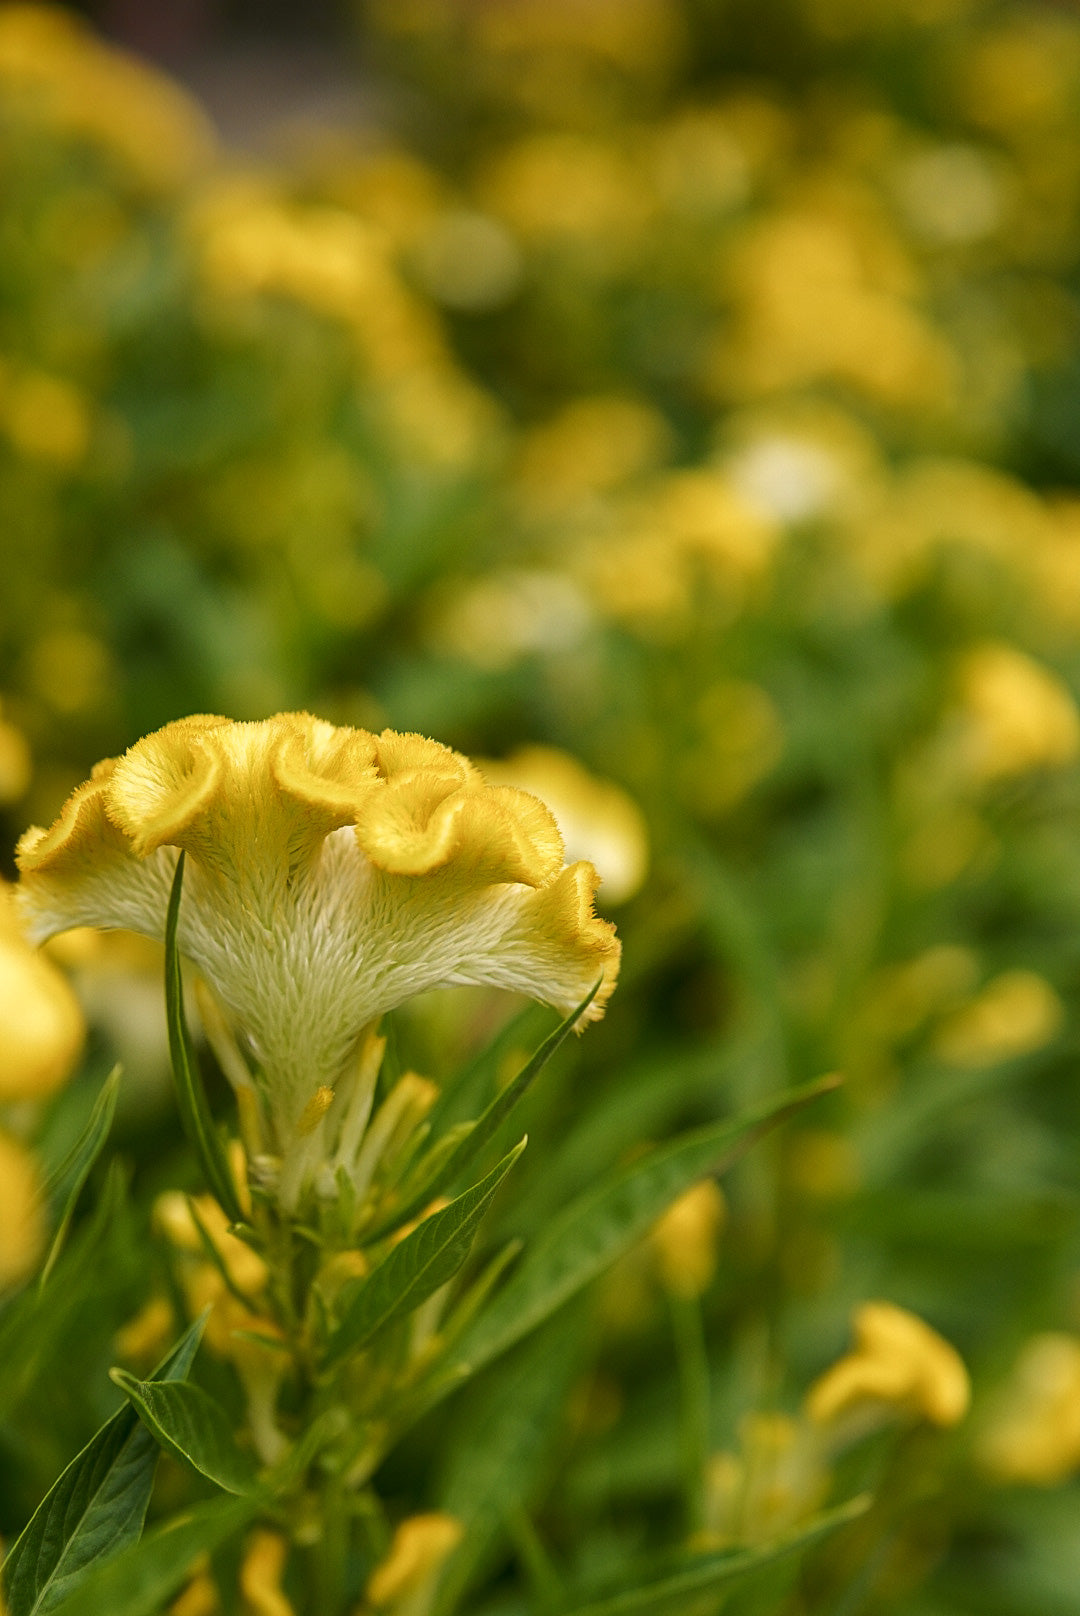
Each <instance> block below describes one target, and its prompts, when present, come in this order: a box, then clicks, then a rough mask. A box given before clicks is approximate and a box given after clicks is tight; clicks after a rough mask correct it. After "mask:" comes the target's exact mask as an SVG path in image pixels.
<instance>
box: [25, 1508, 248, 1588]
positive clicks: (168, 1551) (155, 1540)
mask: <svg viewBox="0 0 1080 1616" xmlns="http://www.w3.org/2000/svg"><path fill="white" fill-rule="evenodd" d="M259 1508H260V1505H259V1502H258V1500H257V1499H253V1498H220V1497H219V1498H211V1499H208V1500H207V1501H206V1502H205V1503H202V1504H196V1505H195V1507H194V1509H189V1510H185V1512H184V1513H183V1514H182V1515H177V1516H174V1517H173V1519H172V1520H170V1521H165V1522H163V1523H162V1525H161V1526H157V1527H155V1528H154V1529H153V1531H150V1532H147V1534H146V1536H145V1537H144V1538H143V1539H142V1541H141V1542H139V1543H132V1544H129V1545H128V1546H127V1547H126V1548H125V1549H124V1551H123V1553H121V1554H117V1555H113V1556H111V1557H110V1558H109V1559H108V1560H106V1561H104V1562H100V1561H99V1563H98V1564H97V1565H96V1566H94V1568H93V1569H92V1570H91V1571H90V1573H89V1575H88V1576H87V1577H86V1579H85V1581H84V1582H83V1583H82V1584H81V1586H80V1587H79V1588H78V1589H77V1590H76V1591H74V1592H73V1593H72V1594H71V1596H70V1597H69V1598H67V1599H65V1600H64V1603H63V1605H61V1606H60V1607H59V1608H58V1610H57V1616H158V1612H159V1611H160V1610H161V1608H162V1606H163V1605H164V1603H165V1601H166V1600H168V1599H170V1598H171V1597H172V1595H173V1594H174V1593H176V1592H177V1590H178V1589H179V1588H180V1587H181V1586H182V1585H183V1583H184V1581H185V1579H186V1578H187V1576H188V1575H189V1573H190V1571H191V1568H192V1565H193V1564H194V1562H195V1560H196V1559H197V1558H198V1557H199V1555H200V1554H209V1553H212V1552H213V1550H214V1549H216V1548H218V1547H219V1545H220V1544H222V1543H224V1542H226V1540H227V1539H228V1538H230V1537H233V1536H235V1535H236V1534H237V1533H238V1532H242V1531H243V1529H244V1527H245V1526H246V1525H247V1524H248V1522H249V1521H250V1520H252V1519H253V1518H254V1516H255V1515H256V1514H257V1513H258V1511H259Z"/></svg>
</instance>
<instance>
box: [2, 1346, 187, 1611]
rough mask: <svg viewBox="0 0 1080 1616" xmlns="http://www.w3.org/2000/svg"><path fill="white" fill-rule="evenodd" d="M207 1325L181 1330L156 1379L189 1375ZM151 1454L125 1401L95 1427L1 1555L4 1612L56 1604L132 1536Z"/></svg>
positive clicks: (148, 1482)
mask: <svg viewBox="0 0 1080 1616" xmlns="http://www.w3.org/2000/svg"><path fill="white" fill-rule="evenodd" d="M205 1324H206V1319H205V1317H203V1318H200V1319H198V1320H196V1322H195V1323H194V1324H193V1325H192V1326H191V1327H190V1329H188V1330H187V1331H185V1333H184V1335H183V1336H181V1338H180V1340H179V1341H178V1342H177V1344H176V1346H175V1347H174V1348H173V1350H172V1351H171V1352H170V1353H169V1355H168V1357H167V1358H165V1360H164V1361H163V1362H162V1363H161V1364H160V1365H159V1367H158V1368H157V1370H156V1371H155V1373H154V1375H153V1377H152V1378H153V1379H154V1380H155V1381H170V1380H183V1379H184V1378H185V1377H186V1376H187V1373H188V1370H189V1369H190V1368H191V1364H192V1361H193V1359H194V1357H195V1353H196V1352H197V1350H198V1346H199V1342H200V1340H201V1339H202V1333H203V1328H204V1326H205ZM157 1459H158V1446H157V1443H156V1442H155V1441H154V1438H153V1437H152V1436H151V1435H150V1432H149V1431H147V1430H146V1429H145V1428H144V1427H143V1426H142V1425H140V1423H139V1420H138V1418H137V1416H136V1414H135V1411H134V1409H133V1408H131V1407H130V1406H126V1407H124V1408H122V1409H120V1411H119V1413H117V1414H114V1415H113V1417H112V1419H111V1420H108V1421H107V1422H106V1423H105V1424H104V1425H103V1426H102V1427H101V1430H100V1431H98V1433H97V1435H96V1436H94V1437H92V1438H91V1440H90V1441H89V1442H88V1443H87V1445H86V1447H85V1448H84V1449H83V1450H82V1452H81V1453H80V1454H77V1455H76V1457H75V1458H74V1459H73V1460H72V1461H71V1463H70V1464H69V1465H68V1467H67V1469H66V1470H65V1471H64V1472H63V1473H62V1474H61V1475H60V1477H59V1478H58V1479H57V1481H56V1482H55V1483H54V1484H53V1486H52V1488H51V1490H50V1491H49V1493H48V1494H47V1495H46V1497H45V1498H44V1500H43V1501H42V1502H41V1503H40V1504H39V1505H38V1508H37V1509H36V1511H35V1512H34V1514H33V1516H32V1517H31V1519H30V1521H29V1523H28V1525H27V1526H26V1528H25V1530H24V1531H23V1533H22V1535H21V1536H20V1537H19V1538H18V1539H17V1540H16V1542H15V1543H14V1544H13V1545H12V1548H11V1552H10V1553H9V1554H8V1556H7V1558H6V1559H5V1561H4V1570H3V1583H4V1591H5V1593H6V1595H7V1603H8V1613H9V1616H46V1613H47V1612H50V1611H55V1610H57V1609H58V1608H59V1606H60V1604H61V1602H62V1601H64V1600H65V1599H66V1598H67V1596H68V1594H70V1593H72V1592H73V1591H74V1590H75V1588H76V1587H78V1586H79V1585H80V1584H81V1583H82V1580H83V1578H84V1577H85V1576H86V1574H87V1572H88V1570H89V1568H90V1567H91V1566H92V1565H95V1564H96V1563H99V1562H101V1561H102V1560H104V1559H106V1558H108V1557H111V1556H112V1555H113V1554H115V1553H117V1552H118V1551H119V1550H120V1549H122V1548H124V1547H125V1545H127V1544H128V1543H131V1542H133V1541H134V1540H136V1539H137V1538H138V1536H139V1534H140V1532H141V1531H142V1526H143V1521H144V1520H145V1518H146V1509H147V1505H148V1504H149V1502H150V1493H151V1489H152V1488H153V1485H154V1472H155V1470H156V1468H157ZM107 1608H108V1607H106V1606H103V1607H102V1609H107Z"/></svg>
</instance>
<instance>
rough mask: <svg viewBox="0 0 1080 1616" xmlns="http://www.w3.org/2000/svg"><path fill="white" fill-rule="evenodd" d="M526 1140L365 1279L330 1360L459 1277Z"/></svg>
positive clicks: (337, 1334) (337, 1333)
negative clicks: (497, 1192)
mask: <svg viewBox="0 0 1080 1616" xmlns="http://www.w3.org/2000/svg"><path fill="white" fill-rule="evenodd" d="M525 1143H526V1142H525V1140H524V1139H523V1140H522V1141H521V1143H520V1144H518V1145H515V1146H514V1149H513V1150H511V1151H510V1152H508V1154H507V1155H505V1156H504V1157H503V1159H502V1161H501V1162H500V1163H499V1164H498V1166H497V1167H495V1168H493V1169H492V1171H491V1172H490V1173H489V1174H488V1175H487V1177H486V1178H482V1179H481V1180H480V1182H479V1183H478V1184H474V1185H473V1186H472V1188H471V1189H468V1190H466V1191H465V1193H464V1195H459V1196H458V1197H457V1199H456V1200H455V1201H451V1202H450V1205H449V1206H445V1207H443V1209H442V1211H441V1212H433V1213H432V1214H431V1216H430V1217H428V1218H425V1219H424V1221H423V1222H422V1223H420V1224H418V1226H417V1227H416V1228H415V1229H414V1230H413V1231H412V1233H411V1234H408V1235H406V1236H405V1239H404V1240H402V1241H401V1242H400V1243H399V1244H398V1245H396V1246H394V1247H393V1248H392V1249H391V1250H390V1252H389V1253H388V1255H387V1256H386V1257H384V1258H383V1261H382V1262H381V1263H380V1264H379V1266H378V1268H376V1269H375V1271H374V1273H372V1274H370V1275H369V1277H368V1278H367V1279H366V1280H363V1281H362V1282H361V1284H360V1285H359V1286H358V1288H357V1289H356V1290H355V1291H353V1292H352V1299H351V1301H349V1302H348V1303H347V1304H346V1307H345V1313H344V1316H343V1318H342V1320H341V1323H340V1324H339V1325H338V1327H337V1329H336V1331H335V1332H334V1334H333V1335H332V1336H331V1338H330V1345H329V1347H328V1349H327V1354H326V1361H327V1363H334V1362H336V1361H337V1360H338V1359H339V1358H341V1357H343V1356H344V1355H345V1354H346V1353H348V1352H357V1351H359V1350H360V1348H361V1347H364V1346H366V1345H367V1343H368V1342H369V1341H370V1340H371V1339H372V1337H373V1336H374V1335H375V1333H376V1331H378V1330H381V1329H382V1328H383V1326H384V1325H386V1324H389V1323H390V1322H391V1321H392V1320H393V1319H397V1318H400V1317H401V1316H402V1314H405V1313H411V1312H412V1310H413V1308H415V1307H419V1306H420V1303H421V1302H423V1301H426V1299H427V1298H428V1297H429V1296H431V1295H432V1294H433V1293H434V1292H435V1291H437V1290H438V1289H439V1287H440V1286H441V1285H445V1284H446V1282H447V1280H448V1279H452V1278H453V1276H454V1275H455V1274H456V1273H457V1271H458V1269H459V1268H460V1267H461V1265H462V1263H463V1262H464V1261H465V1259H466V1257H467V1256H468V1255H469V1251H470V1248H471V1246H472V1242H473V1236H474V1234H475V1233H476V1230H477V1227H478V1225H479V1223H480V1220H481V1218H482V1217H483V1216H484V1213H485V1212H486V1211H487V1209H488V1206H489V1205H490V1203H491V1200H492V1197H493V1196H494V1194H495V1191H496V1190H497V1189H498V1187H499V1185H500V1184H501V1183H502V1181H503V1179H504V1178H505V1177H506V1175H507V1173H508V1172H509V1171H510V1169H511V1167H513V1165H514V1163H515V1162H516V1161H517V1159H518V1157H519V1156H520V1155H521V1152H522V1151H523V1150H524V1149H525Z"/></svg>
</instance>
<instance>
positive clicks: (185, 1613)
mask: <svg viewBox="0 0 1080 1616" xmlns="http://www.w3.org/2000/svg"><path fill="white" fill-rule="evenodd" d="M220 1610H221V1600H220V1598H219V1596H218V1587H217V1583H216V1582H215V1581H214V1578H213V1575H212V1573H211V1570H210V1564H209V1558H208V1557H207V1556H203V1560H202V1563H201V1564H200V1565H199V1566H198V1569H197V1570H196V1572H195V1574H194V1576H193V1577H192V1579H191V1581H190V1582H189V1583H188V1585H187V1587H186V1588H185V1589H184V1591H183V1593H182V1594H181V1595H180V1596H179V1598H178V1599H174V1600H173V1602H172V1604H171V1605H170V1606H169V1616H219V1612H220Z"/></svg>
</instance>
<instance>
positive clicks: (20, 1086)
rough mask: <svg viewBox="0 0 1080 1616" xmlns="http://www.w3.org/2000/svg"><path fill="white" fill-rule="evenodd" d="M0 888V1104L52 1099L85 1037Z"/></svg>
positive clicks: (73, 1005) (74, 1007) (73, 1003)
mask: <svg viewBox="0 0 1080 1616" xmlns="http://www.w3.org/2000/svg"><path fill="white" fill-rule="evenodd" d="M12 890H13V889H11V888H9V887H8V886H7V885H6V883H2V882H0V1100H33V1099H38V1098H43V1097H44V1096H45V1095H48V1094H52V1093H53V1091H54V1090H55V1089H57V1088H59V1087H60V1085H61V1083H63V1081H64V1079H65V1078H66V1077H67V1076H68V1075H69V1073H70V1072H71V1070H72V1068H73V1067H74V1065H75V1062H76V1060H77V1059H78V1057H79V1054H80V1052H81V1050H82V1045H83V1038H84V1036H85V1033H86V1027H85V1023H84V1021H83V1014H82V1011H81V1010H80V1009H79V1005H78V1001H77V1000H76V998H75V995H74V994H73V993H72V991H71V989H70V987H69V986H68V984H67V982H66V981H65V979H64V977H62V976H61V974H60V972H59V971H58V970H57V969H56V967H55V965H52V964H51V963H50V962H49V961H48V960H47V959H43V958H42V957H41V955H40V954H37V953H35V951H34V950H33V949H32V948H31V947H30V945H29V943H28V942H27V941H26V938H25V937H24V936H23V934H22V932H21V930H20V928H19V925H18V922H17V918H16V915H15V911H14V907H13V904H12V900H11V891H12Z"/></svg>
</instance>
